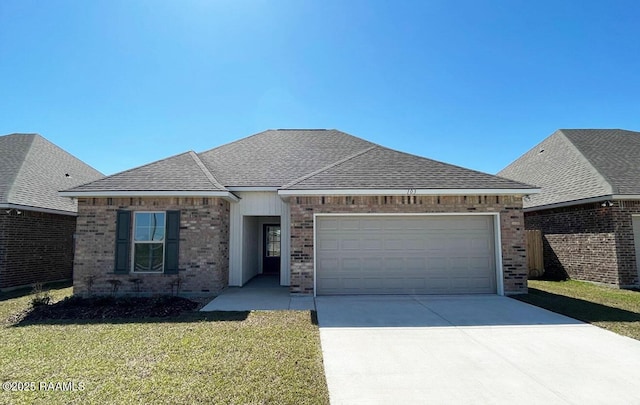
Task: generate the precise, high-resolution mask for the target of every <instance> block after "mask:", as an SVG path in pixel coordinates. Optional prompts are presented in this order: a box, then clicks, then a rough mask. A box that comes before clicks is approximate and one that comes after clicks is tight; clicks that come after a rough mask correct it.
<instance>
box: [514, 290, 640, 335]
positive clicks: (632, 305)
mask: <svg viewBox="0 0 640 405" xmlns="http://www.w3.org/2000/svg"><path fill="white" fill-rule="evenodd" d="M515 298H517V299H519V300H521V301H524V302H528V303H530V304H533V305H536V306H539V307H542V308H545V309H548V310H551V311H553V312H557V313H560V314H563V315H567V316H570V317H572V318H575V319H579V320H581V321H584V322H588V323H591V324H593V325H596V326H599V327H601V328H604V329H608V330H610V331H612V332H615V333H618V334H620V335H624V336H629V337H631V338H634V339H638V340H640V292H638V291H630V290H619V289H614V288H610V287H603V286H598V285H595V284H591V283H585V282H581V281H573V280H570V281H538V280H529V294H527V295H522V296H517V297H515Z"/></svg>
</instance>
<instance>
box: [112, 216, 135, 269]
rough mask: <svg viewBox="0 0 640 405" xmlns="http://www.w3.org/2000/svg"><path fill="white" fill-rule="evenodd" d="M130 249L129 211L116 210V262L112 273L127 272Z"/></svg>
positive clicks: (129, 264)
mask: <svg viewBox="0 0 640 405" xmlns="http://www.w3.org/2000/svg"><path fill="white" fill-rule="evenodd" d="M130 251H131V211H118V215H117V217H116V263H115V268H114V270H113V271H114V273H119V274H127V273H129V267H130V266H131V263H130V262H129V254H130Z"/></svg>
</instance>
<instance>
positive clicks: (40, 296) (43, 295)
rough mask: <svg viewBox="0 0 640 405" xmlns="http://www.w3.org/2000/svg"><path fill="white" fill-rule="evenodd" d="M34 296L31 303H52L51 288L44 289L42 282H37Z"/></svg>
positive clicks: (37, 305) (36, 305)
mask: <svg viewBox="0 0 640 405" xmlns="http://www.w3.org/2000/svg"><path fill="white" fill-rule="evenodd" d="M33 294H34V297H33V298H32V299H31V305H32V306H34V307H39V306H42V305H49V304H50V303H51V294H50V293H49V290H44V289H43V287H42V283H36V284H35V285H34V286H33Z"/></svg>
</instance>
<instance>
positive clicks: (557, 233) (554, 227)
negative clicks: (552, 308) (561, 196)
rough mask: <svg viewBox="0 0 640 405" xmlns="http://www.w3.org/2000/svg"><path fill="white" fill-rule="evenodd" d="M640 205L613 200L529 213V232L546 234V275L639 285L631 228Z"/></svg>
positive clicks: (527, 216)
mask: <svg viewBox="0 0 640 405" xmlns="http://www.w3.org/2000/svg"><path fill="white" fill-rule="evenodd" d="M633 214H640V202H639V201H614V205H613V206H612V207H602V206H601V203H592V204H583V205H578V206H572V207H562V208H555V209H548V210H541V211H536V212H527V213H526V214H525V225H526V228H527V229H539V230H541V231H542V235H543V242H544V265H545V276H546V277H549V278H559V279H564V278H572V279H576V280H584V281H592V282H597V283H604V284H611V285H614V286H618V287H627V286H637V285H638V272H637V269H636V258H635V246H634V235H633V224H632V219H631V216H632V215H633Z"/></svg>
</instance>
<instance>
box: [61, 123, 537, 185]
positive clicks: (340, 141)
mask: <svg viewBox="0 0 640 405" xmlns="http://www.w3.org/2000/svg"><path fill="white" fill-rule="evenodd" d="M189 154H190V155H189ZM189 154H182V155H177V156H174V157H172V158H169V159H165V160H162V161H159V162H155V163H151V164H149V165H146V166H142V167H139V168H136V169H132V170H129V171H126V172H123V173H119V174H115V175H113V176H109V177H106V178H104V179H102V180H99V181H97V182H94V183H91V184H87V185H84V186H81V187H77V188H75V189H73V190H69V191H71V192H76V191H79V192H91V191H147V190H148V191H170V190H173V191H187V190H213V189H212V188H211V187H212V184H213V185H216V184H217V187H218V188H215V190H227V189H226V188H225V187H229V188H232V187H273V188H280V189H282V188H287V189H288V190H314V189H380V188H384V189H407V188H430V189H439V188H442V189H458V188H473V189H530V188H533V187H532V186H528V185H526V184H522V183H519V182H515V181H512V180H507V179H503V178H499V177H496V176H492V175H489V174H485V173H480V172H476V171H473V170H468V169H464V168H461V167H458V166H453V165H449V164H446V163H441V162H437V161H434V160H430V159H426V158H422V157H419V156H414V155H409V154H406V153H402V152H397V151H394V150H391V149H388V148H384V147H382V146H379V145H376V144H374V143H371V142H369V141H365V140H364V139H360V138H357V137H355V136H352V135H349V134H346V133H344V132H340V131H337V130H301V129H295V130H268V131H264V132H260V133H258V134H255V135H252V136H250V137H247V138H243V139H240V140H238V141H235V142H232V143H229V144H226V145H223V146H220V147H217V148H214V149H211V150H208V151H205V152H202V153H200V154H198V155H197V156H195V154H194V153H193V152H189ZM188 156H191V157H193V158H195V159H192V160H190V159H189V158H188ZM197 158H199V160H200V161H201V163H202V164H201V166H202V167H197V165H196V164H195V163H194V162H197ZM205 167H206V169H205ZM203 174H204V175H208V177H205V176H204V175H203ZM212 179H213V182H211V181H210V180H212ZM207 180H209V182H208V181H207Z"/></svg>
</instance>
